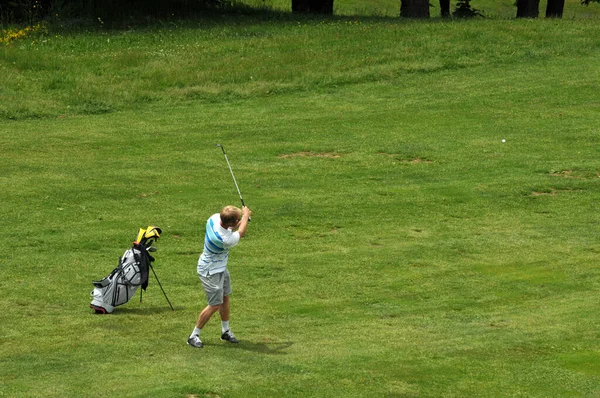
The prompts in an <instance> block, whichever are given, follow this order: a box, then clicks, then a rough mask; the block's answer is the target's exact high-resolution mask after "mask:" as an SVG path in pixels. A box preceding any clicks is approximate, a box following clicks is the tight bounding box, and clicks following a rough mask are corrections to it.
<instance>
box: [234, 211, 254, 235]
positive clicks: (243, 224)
mask: <svg viewBox="0 0 600 398" xmlns="http://www.w3.org/2000/svg"><path fill="white" fill-rule="evenodd" d="M251 215H252V211H250V209H249V208H247V207H246V206H244V207H242V219H241V220H240V226H239V227H238V230H237V231H238V233H239V234H240V238H242V237H243V236H244V235H246V229H247V228H248V221H250V216H251Z"/></svg>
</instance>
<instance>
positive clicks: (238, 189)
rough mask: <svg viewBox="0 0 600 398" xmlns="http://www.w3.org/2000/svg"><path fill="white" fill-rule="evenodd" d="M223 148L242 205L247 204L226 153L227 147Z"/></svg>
mask: <svg viewBox="0 0 600 398" xmlns="http://www.w3.org/2000/svg"><path fill="white" fill-rule="evenodd" d="M221 150H222V151H223V155H225V161H226V162H227V167H229V172H231V177H232V178H233V183H234V184H235V188H236V189H237V191H238V195H240V201H241V202H242V206H244V207H245V206H246V205H245V204H244V198H242V192H241V191H240V187H239V186H238V183H237V181H236V179H235V175H234V174H233V169H232V168H231V164H230V163H229V158H228V157H227V154H226V153H225V149H224V148H223V146H221Z"/></svg>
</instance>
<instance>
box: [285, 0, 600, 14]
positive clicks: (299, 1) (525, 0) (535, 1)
mask: <svg viewBox="0 0 600 398" xmlns="http://www.w3.org/2000/svg"><path fill="white" fill-rule="evenodd" d="M590 2H600V0H581V4H585V5H588V4H589V3H590ZM439 5H440V14H441V16H442V17H443V18H447V17H450V16H451V12H450V0H439ZM430 6H431V4H429V1H428V0H400V16H401V17H406V18H429V16H430V13H429V9H430ZM516 6H517V18H537V17H538V16H539V12H540V11H539V8H540V0H516ZM564 8H565V0H548V3H547V5H546V18H561V17H562V15H563V11H564ZM292 11H294V12H312V13H323V14H332V13H333V0H292ZM453 15H455V16H458V17H469V16H476V15H481V14H480V13H479V12H478V10H475V9H473V8H471V5H470V0H458V1H457V3H456V9H455V11H454V13H453Z"/></svg>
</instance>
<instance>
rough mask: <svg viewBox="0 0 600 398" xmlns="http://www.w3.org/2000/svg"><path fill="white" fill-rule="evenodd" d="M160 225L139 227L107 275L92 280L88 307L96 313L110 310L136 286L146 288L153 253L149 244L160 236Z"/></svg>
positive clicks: (126, 297)
mask: <svg viewBox="0 0 600 398" xmlns="http://www.w3.org/2000/svg"><path fill="white" fill-rule="evenodd" d="M161 232H162V231H161V229H160V228H158V227H155V226H149V227H148V228H147V229H142V228H140V231H139V233H138V237H137V239H136V241H135V242H133V246H132V247H131V248H130V249H127V250H126V251H125V253H124V254H123V256H122V257H121V258H120V259H119V265H118V266H117V268H115V269H114V270H113V271H112V272H111V273H110V275H108V276H107V277H105V278H104V279H102V280H99V281H92V284H93V285H94V290H92V293H91V296H92V302H91V303H90V307H91V308H92V309H93V310H94V311H95V312H96V313H97V314H107V313H108V314H110V313H111V312H113V310H114V309H115V307H117V306H119V305H123V304H125V303H127V302H128V301H129V300H131V298H132V297H133V296H134V295H135V292H136V291H137V289H138V288H139V287H141V288H142V290H146V287H148V274H149V271H150V268H151V267H152V262H153V261H154V257H152V256H151V255H150V253H149V252H154V251H156V248H155V247H153V246H152V243H154V242H155V241H156V240H157V239H158V238H160V234H161Z"/></svg>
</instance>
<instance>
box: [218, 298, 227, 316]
mask: <svg viewBox="0 0 600 398" xmlns="http://www.w3.org/2000/svg"><path fill="white" fill-rule="evenodd" d="M219 315H221V321H223V322H228V321H229V296H223V304H221V305H220V306H219Z"/></svg>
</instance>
